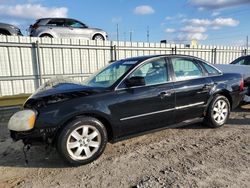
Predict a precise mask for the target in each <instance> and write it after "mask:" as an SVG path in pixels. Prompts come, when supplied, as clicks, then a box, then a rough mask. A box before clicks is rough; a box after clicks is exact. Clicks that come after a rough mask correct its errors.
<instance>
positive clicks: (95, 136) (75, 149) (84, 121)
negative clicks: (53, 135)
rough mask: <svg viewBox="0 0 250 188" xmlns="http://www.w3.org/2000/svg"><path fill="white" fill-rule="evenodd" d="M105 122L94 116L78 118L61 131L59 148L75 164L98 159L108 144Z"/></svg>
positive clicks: (67, 159)
mask: <svg viewBox="0 0 250 188" xmlns="http://www.w3.org/2000/svg"><path fill="white" fill-rule="evenodd" d="M107 140H108V137H107V132H106V129H105V127H104V126H103V124H102V123H101V122H100V121H99V120H97V119H95V118H92V117H83V118H77V119H76V120H74V121H72V122H70V123H69V124H68V125H67V126H66V127H65V128H64V129H63V130H62V132H61V133H60V135H59V137H58V142H57V149H58V151H59V153H60V154H61V156H62V157H63V158H64V159H65V160H66V161H67V162H69V163H71V164H73V165H84V164H87V163H90V162H92V161H94V160H95V159H97V158H98V157H99V156H100V155H101V154H102V152H103V151H104V149H105V146H106V144H107Z"/></svg>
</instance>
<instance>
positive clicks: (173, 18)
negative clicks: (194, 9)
mask: <svg viewBox="0 0 250 188" xmlns="http://www.w3.org/2000/svg"><path fill="white" fill-rule="evenodd" d="M185 17H186V15H185V14H180V13H179V14H177V15H175V16H166V17H165V20H166V21H170V20H178V19H184V18H185Z"/></svg>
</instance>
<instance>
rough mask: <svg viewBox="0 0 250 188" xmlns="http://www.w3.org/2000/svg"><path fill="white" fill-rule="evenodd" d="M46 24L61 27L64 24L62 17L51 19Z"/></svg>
mask: <svg viewBox="0 0 250 188" xmlns="http://www.w3.org/2000/svg"><path fill="white" fill-rule="evenodd" d="M46 25H48V26H54V27H63V26H65V21H64V19H51V20H50V21H49V22H48V23H47V24H46Z"/></svg>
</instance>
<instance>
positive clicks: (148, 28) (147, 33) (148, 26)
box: [147, 26, 149, 42]
mask: <svg viewBox="0 0 250 188" xmlns="http://www.w3.org/2000/svg"><path fill="white" fill-rule="evenodd" d="M147 42H149V26H147Z"/></svg>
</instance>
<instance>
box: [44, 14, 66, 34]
mask: <svg viewBox="0 0 250 188" xmlns="http://www.w3.org/2000/svg"><path fill="white" fill-rule="evenodd" d="M46 26H47V29H49V30H51V32H53V33H55V34H56V35H57V36H58V37H66V36H67V31H66V28H65V19H61V18H53V19H51V20H50V21H49V22H48V23H47V24H46Z"/></svg>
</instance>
